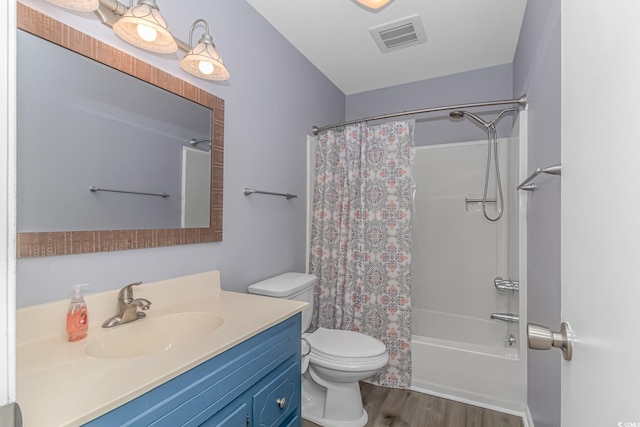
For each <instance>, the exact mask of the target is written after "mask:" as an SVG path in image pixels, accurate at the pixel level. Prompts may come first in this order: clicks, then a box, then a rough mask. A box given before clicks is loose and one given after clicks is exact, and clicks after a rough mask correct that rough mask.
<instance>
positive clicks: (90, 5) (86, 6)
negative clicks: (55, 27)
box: [47, 0, 100, 12]
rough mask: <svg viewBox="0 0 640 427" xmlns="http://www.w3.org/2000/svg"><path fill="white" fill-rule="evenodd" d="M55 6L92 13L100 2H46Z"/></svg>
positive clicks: (92, 0)
mask: <svg viewBox="0 0 640 427" xmlns="http://www.w3.org/2000/svg"><path fill="white" fill-rule="evenodd" d="M47 1H48V2H49V3H52V4H55V5H56V6H60V7H64V8H65V9H71V10H76V11H78V12H93V11H94V10H96V9H98V7H99V6H100V2H99V1H98V0H47Z"/></svg>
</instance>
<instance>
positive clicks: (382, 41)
mask: <svg viewBox="0 0 640 427" xmlns="http://www.w3.org/2000/svg"><path fill="white" fill-rule="evenodd" d="M369 33H371V36H372V37H373V40H375V42H376V44H377V45H378V47H379V48H380V51H381V52H382V53H387V52H390V51H392V50H398V49H404V48H405V47H410V46H413V45H417V44H422V43H426V42H427V35H426V34H425V32H424V27H423V26H422V20H421V19H420V16H419V15H411V16H407V17H406V18H402V19H398V20H396V21H392V22H388V23H386V24H382V25H378V26H377V27H373V28H371V29H369Z"/></svg>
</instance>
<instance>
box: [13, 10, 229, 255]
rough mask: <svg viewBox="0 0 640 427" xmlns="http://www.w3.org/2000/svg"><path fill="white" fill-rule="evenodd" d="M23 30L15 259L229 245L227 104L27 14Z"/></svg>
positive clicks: (59, 25)
mask: <svg viewBox="0 0 640 427" xmlns="http://www.w3.org/2000/svg"><path fill="white" fill-rule="evenodd" d="M18 28H19V29H20V30H22V31H18V46H19V51H18V156H17V157H18V162H17V163H18V165H17V168H18V183H17V189H18V195H17V198H18V212H17V215H18V220H17V222H18V236H17V237H18V242H17V251H18V254H17V255H18V257H34V256H48V255H64V254H79V253H89V252H102V251H112V250H123V249H135V248H148V247H159V246H172V245H180V244H191V243H203V242H213V241H220V240H222V177H223V173H222V171H223V144H224V143H223V141H224V101H223V100H222V99H220V98H217V97H215V96H213V95H211V94H209V93H207V92H205V91H203V90H201V89H199V88H197V87H195V86H193V85H190V84H188V83H186V82H184V81H182V80H180V79H178V78H177V77H174V76H171V75H169V74H167V73H165V72H163V71H161V70H159V69H156V68H155V67H152V66H151V65H149V64H147V63H145V62H143V61H140V60H138V59H136V58H134V57H132V56H130V55H127V54H125V53H124V52H121V51H119V50H118V49H115V48H113V47H111V46H109V45H107V44H105V43H102V42H100V41H98V40H96V39H93V38H91V37H89V36H87V35H86V34H84V33H81V32H79V31H77V30H74V29H72V28H70V27H67V26H66V25H64V24H62V23H60V22H58V21H56V20H54V19H52V18H51V17H48V16H46V15H43V14H41V13H40V12H37V11H35V10H33V9H30V8H29V7H27V6H24V5H22V4H20V3H18ZM34 36H35V37H34ZM23 48H25V49H23ZM20 49H23V50H24V52H22V51H21V50H20ZM21 52H22V55H21ZM29 61H31V62H29ZM38 63H39V64H38ZM28 64H32V65H28ZM46 64H59V65H61V67H58V66H56V67H53V66H52V65H49V66H47V65H46ZM54 68H56V69H57V70H56V71H54ZM45 73H50V74H45ZM55 73H57V74H55ZM74 73H76V74H74ZM120 79H124V80H120ZM137 91H142V92H137ZM151 112H153V115H152V114H150V113H151ZM191 140H195V141H201V142H200V143H198V144H196V146H193V145H192V144H191V143H190V142H191ZM116 147H118V148H116ZM92 187H93V191H91V188H92ZM102 190H105V191H102ZM109 190H115V192H114V191H109ZM190 194H197V196H196V197H190V196H189V195H190Z"/></svg>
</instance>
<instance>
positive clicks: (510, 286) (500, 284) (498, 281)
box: [493, 277, 520, 294]
mask: <svg viewBox="0 0 640 427" xmlns="http://www.w3.org/2000/svg"><path fill="white" fill-rule="evenodd" d="M493 285H494V286H495V287H496V289H497V290H498V291H499V292H512V293H514V294H515V293H516V292H518V291H519V290H520V283H519V282H518V281H517V280H511V279H503V278H502V277H496V278H495V279H493Z"/></svg>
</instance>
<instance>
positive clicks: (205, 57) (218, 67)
mask: <svg viewBox="0 0 640 427" xmlns="http://www.w3.org/2000/svg"><path fill="white" fill-rule="evenodd" d="M201 23H202V24H204V26H205V33H204V34H203V35H202V37H201V38H200V40H199V41H198V44H197V45H196V46H195V47H193V48H192V49H191V50H190V51H189V52H188V53H187V54H186V55H185V57H184V58H183V59H182V61H180V68H182V69H183V70H184V71H186V72H187V73H189V74H192V75H194V76H196V77H200V78H201V79H206V80H227V79H228V78H229V71H228V70H227V67H225V66H224V63H223V62H222V58H221V57H220V54H219V53H218V51H217V50H216V46H215V44H214V43H213V37H211V34H209V24H208V23H207V21H205V20H204V19H198V20H196V21H195V22H194V23H193V24H192V25H191V29H190V30H189V46H192V45H193V31H194V30H195V29H196V26H197V25H198V24H201Z"/></svg>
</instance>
